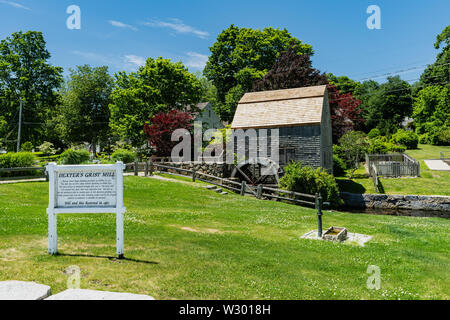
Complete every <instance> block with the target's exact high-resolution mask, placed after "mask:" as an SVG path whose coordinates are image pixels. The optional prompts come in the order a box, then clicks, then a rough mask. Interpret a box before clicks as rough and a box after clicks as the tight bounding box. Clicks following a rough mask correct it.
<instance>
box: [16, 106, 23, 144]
mask: <svg viewBox="0 0 450 320" xmlns="http://www.w3.org/2000/svg"><path fill="white" fill-rule="evenodd" d="M19 99H20V108H19V130H18V132H17V152H19V151H20V134H21V131H22V98H19Z"/></svg>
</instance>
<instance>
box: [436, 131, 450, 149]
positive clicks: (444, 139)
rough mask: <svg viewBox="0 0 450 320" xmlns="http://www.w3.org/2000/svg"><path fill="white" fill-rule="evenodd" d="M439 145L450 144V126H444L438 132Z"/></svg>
mask: <svg viewBox="0 0 450 320" xmlns="http://www.w3.org/2000/svg"><path fill="white" fill-rule="evenodd" d="M437 145H440V146H450V128H442V129H441V130H440V131H439V132H438V134H437Z"/></svg>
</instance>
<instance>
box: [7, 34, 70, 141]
mask: <svg viewBox="0 0 450 320" xmlns="http://www.w3.org/2000/svg"><path fill="white" fill-rule="evenodd" d="M49 59H50V52H49V51H48V50H47V49H46V42H45V40H44V37H43V35H42V32H38V31H28V32H21V31H20V32H15V33H13V34H11V36H9V37H7V38H5V39H3V40H2V41H1V42H0V114H1V115H2V116H3V117H4V120H5V121H6V122H7V131H8V133H7V135H8V139H9V140H12V139H13V137H14V139H15V137H16V136H17V129H18V118H19V117H18V115H19V101H20V99H22V101H23V112H22V121H23V126H22V135H21V138H22V141H30V142H32V143H33V144H34V145H38V144H39V142H41V141H42V139H43V136H44V135H45V130H44V128H43V125H42V123H44V122H45V119H46V118H47V117H48V115H49V114H50V113H51V112H52V110H53V109H54V108H55V107H56V105H57V103H58V93H57V92H56V89H58V88H59V87H60V86H61V84H62V82H63V77H62V68H60V67H55V66H52V65H50V63H49V62H48V60H49ZM12 145H13V144H10V149H12Z"/></svg>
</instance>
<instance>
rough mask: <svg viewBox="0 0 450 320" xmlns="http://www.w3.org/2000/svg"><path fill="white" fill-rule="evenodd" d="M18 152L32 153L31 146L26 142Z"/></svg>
mask: <svg viewBox="0 0 450 320" xmlns="http://www.w3.org/2000/svg"><path fill="white" fill-rule="evenodd" d="M20 150H21V151H22V152H31V151H33V144H32V143H31V142H30V141H27V142H25V143H23V144H22V145H21V146H20Z"/></svg>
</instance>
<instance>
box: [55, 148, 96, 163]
mask: <svg viewBox="0 0 450 320" xmlns="http://www.w3.org/2000/svg"><path fill="white" fill-rule="evenodd" d="M89 157H90V154H89V151H87V150H85V149H80V150H73V149H67V150H66V151H64V152H63V153H62V154H61V157H60V160H61V163H62V164H81V163H83V162H86V161H88V160H89Z"/></svg>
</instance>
